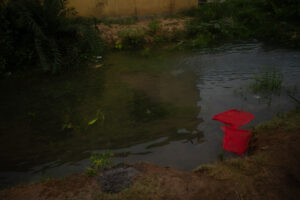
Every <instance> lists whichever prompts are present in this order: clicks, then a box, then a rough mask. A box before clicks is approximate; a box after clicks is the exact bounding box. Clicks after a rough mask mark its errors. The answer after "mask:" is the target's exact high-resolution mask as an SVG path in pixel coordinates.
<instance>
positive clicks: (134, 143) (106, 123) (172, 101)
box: [0, 43, 300, 186]
mask: <svg viewBox="0 0 300 200" xmlns="http://www.w3.org/2000/svg"><path fill="white" fill-rule="evenodd" d="M299 63H300V53H299V52H297V51H290V50H284V49H265V48H264V47H262V45H261V44H257V43H246V44H235V45H224V46H222V47H220V48H216V49H207V50H203V51H200V52H184V53H183V52H180V53H175V54H174V53H172V54H171V53H166V52H153V54H151V56H147V57H143V56H141V55H138V54H135V53H112V54H110V55H108V56H107V57H106V58H105V62H104V65H103V66H102V67H101V68H93V67H87V68H85V69H82V70H80V71H77V72H74V73H70V74H67V75H61V76H56V77H44V78H34V79H33V78H30V79H29V78H26V77H22V78H14V77H11V78H9V79H6V80H1V82H0V91H1V93H2V94H3V95H2V97H1V99H0V113H1V115H0V148H1V151H0V159H1V161H2V162H1V163H2V164H1V166H0V180H1V182H0V185H1V186H5V185H9V184H15V183H19V182H29V181H33V180H39V179H41V178H43V177H49V176H50V177H61V176H65V175H67V174H70V173H80V172H83V171H84V170H85V167H86V166H88V165H89V159H88V158H89V156H90V153H91V152H93V151H96V152H102V151H104V150H105V149H110V150H112V151H113V152H114V153H115V154H116V155H117V156H116V157H115V158H114V159H113V161H114V162H138V161H148V162H153V163H156V164H159V165H168V166H172V167H176V168H180V169H183V170H191V169H193V168H195V167H196V166H197V165H199V164H204V163H209V162H214V161H215V160H217V159H218V158H219V157H220V154H222V155H224V157H231V156H233V155H231V154H230V153H227V152H224V151H223V149H222V138H223V133H222V132H221V130H220V124H219V123H218V122H215V121H212V120H211V118H212V116H213V115H214V114H217V113H220V112H223V111H225V110H227V109H232V108H236V109H241V110H245V111H247V112H251V113H253V114H254V115H255V120H253V121H252V122H251V123H250V124H248V125H247V126H246V127H244V128H246V129H247V128H250V127H251V126H253V125H255V124H257V123H259V122H261V121H264V120H269V119H271V118H272V117H273V116H274V115H276V114H278V113H281V112H285V111H287V110H289V109H291V108H293V107H294V106H295V101H294V100H292V99H291V98H290V97H288V96H287V95H286V93H281V95H274V96H272V103H271V104H268V102H266V101H264V100H262V98H261V96H259V95H258V94H255V93H252V92H250V91H249V90H248V88H249V85H250V84H251V83H252V82H253V80H254V79H253V77H254V75H255V74H259V73H260V72H261V71H264V70H268V69H276V70H278V71H280V72H281V73H282V75H283V83H282V88H283V89H284V88H289V87H290V86H294V85H296V86H297V85H299V81H300V80H299V78H298V77H299V75H300V66H299ZM200 96H201V98H200ZM293 96H294V97H295V98H297V99H299V92H298V91H296V90H295V92H294V93H293Z"/></svg>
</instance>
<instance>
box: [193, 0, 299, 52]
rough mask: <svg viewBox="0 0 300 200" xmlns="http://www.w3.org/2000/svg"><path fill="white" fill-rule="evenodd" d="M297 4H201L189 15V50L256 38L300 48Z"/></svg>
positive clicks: (236, 0) (255, 0)
mask: <svg viewBox="0 0 300 200" xmlns="http://www.w3.org/2000/svg"><path fill="white" fill-rule="evenodd" d="M299 8H300V1H298V0H286V1H281V0H226V1H225V2H223V3H207V4H201V5H200V6H199V8H198V9H196V10H194V11H191V12H190V13H189V15H190V16H192V17H193V19H192V20H191V21H190V22H189V23H188V25H187V37H188V38H193V39H192V41H191V42H190V43H189V44H190V46H191V47H195V48H196V47H197V48H199V47H207V46H210V45H214V44H217V43H220V42H224V41H226V40H233V39H235V40H236V39H241V40H242V39H251V38H256V39H260V40H263V41H266V42H271V43H275V44H280V45H285V46H289V47H300V37H299V34H300V26H299V25H300V21H299V19H300V10H299Z"/></svg>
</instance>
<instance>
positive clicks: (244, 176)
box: [0, 109, 300, 200]
mask: <svg viewBox="0 0 300 200" xmlns="http://www.w3.org/2000/svg"><path fill="white" fill-rule="evenodd" d="M253 132H254V136H253V137H252V141H251V146H250V149H249V156H248V157H244V158H238V159H230V160H226V161H223V162H217V163H215V164H214V165H203V166H199V168H198V169H197V170H196V171H195V172H183V171H180V170H176V169H173V168H168V167H159V166H155V165H153V164H149V163H139V164H135V165H133V167H134V168H136V169H137V170H139V171H141V173H140V174H139V175H137V176H136V177H135V178H134V183H133V185H132V186H131V187H130V188H129V189H125V190H123V191H122V192H120V193H118V194H105V193H102V192H101V191H100V184H99V182H98V181H97V180H98V178H97V177H87V176H85V175H72V176H69V177H67V178H64V179H61V180H54V179H53V180H48V181H46V182H39V183H33V184H30V185H26V186H16V187H14V188H10V189H6V190H3V191H0V199H1V200H17V199H20V200H21V199H22V200H23V199H26V200H52V199H53V200H54V199H55V200H71V199H72V200H75V199H76V200H107V199H116V200H117V199H139V200H140V199H143V200H146V199H151V200H154V199H162V200H165V199H170V200H171V199H172V200H174V199H180V200H181V199H182V200H183V199H214V200H216V199H230V200H233V199H237V200H242V199H243V200H245V199H249V200H250V199H255V200H256V199H272V200H274V199H275V200H276V199H299V197H300V159H299V158H300V146H299V144H300V109H296V110H294V111H293V112H291V113H289V114H288V115H286V116H284V117H281V118H276V119H274V120H273V121H271V122H267V123H263V124H261V125H259V126H257V127H256V128H255V129H254V130H253Z"/></svg>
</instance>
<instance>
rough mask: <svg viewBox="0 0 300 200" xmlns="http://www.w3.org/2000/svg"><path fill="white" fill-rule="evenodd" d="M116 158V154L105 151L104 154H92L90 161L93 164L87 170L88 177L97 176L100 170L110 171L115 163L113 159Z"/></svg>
mask: <svg viewBox="0 0 300 200" xmlns="http://www.w3.org/2000/svg"><path fill="white" fill-rule="evenodd" d="M112 157H114V153H112V152H110V151H105V152H104V153H101V154H99V153H97V152H94V153H92V155H91V157H90V160H91V164H90V167H88V168H87V172H86V175H87V176H94V175H96V174H97V172H98V170H99V169H102V170H103V169H108V168H110V167H112V165H113V163H112V160H111V158H112Z"/></svg>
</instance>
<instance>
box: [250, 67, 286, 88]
mask: <svg viewBox="0 0 300 200" xmlns="http://www.w3.org/2000/svg"><path fill="white" fill-rule="evenodd" d="M282 82H283V75H282V74H281V73H280V72H279V71H277V70H273V71H267V72H265V73H263V74H262V75H256V76H254V83H253V84H251V85H250V88H251V89H252V90H253V91H254V92H255V93H258V92H269V93H270V92H271V93H275V92H280V90H281V87H282Z"/></svg>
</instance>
